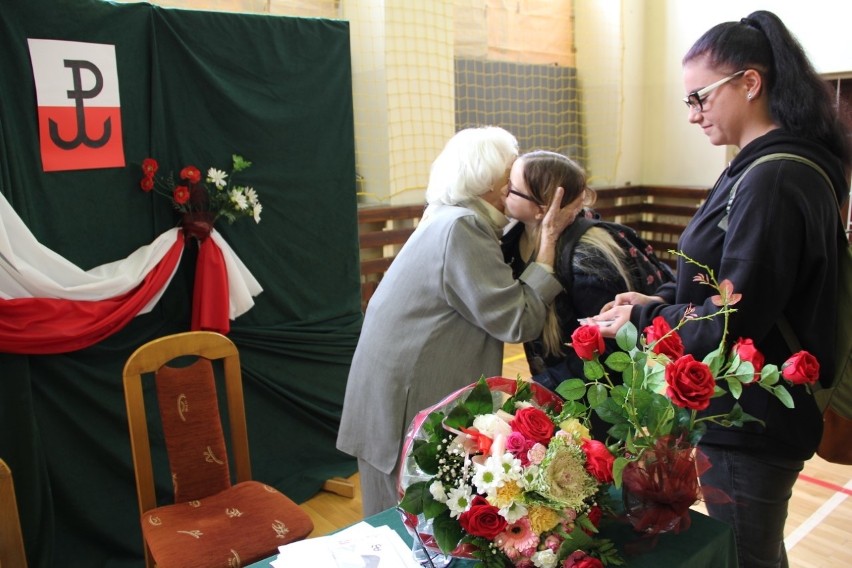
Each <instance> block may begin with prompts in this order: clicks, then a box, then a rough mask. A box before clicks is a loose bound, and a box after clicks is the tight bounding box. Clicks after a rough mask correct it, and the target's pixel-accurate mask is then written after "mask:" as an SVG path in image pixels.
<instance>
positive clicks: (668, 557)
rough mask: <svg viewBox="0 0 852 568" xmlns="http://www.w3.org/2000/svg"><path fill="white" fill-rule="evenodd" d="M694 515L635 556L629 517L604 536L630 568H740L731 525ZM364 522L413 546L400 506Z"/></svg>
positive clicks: (461, 563)
mask: <svg viewBox="0 0 852 568" xmlns="http://www.w3.org/2000/svg"><path fill="white" fill-rule="evenodd" d="M690 517H691V519H692V522H691V525H690V527H689V529H687V530H686V531H682V532H681V533H680V534H663V535H660V536H659V540H658V541H657V543H656V545H655V546H653V548H651V549H650V550H646V551H643V552H641V553H637V554H635V555H629V554H628V553H627V552H626V551H625V546H630V545H636V546H637V547H640V546H641V545H642V544H643V543H641V542H640V540H641V539H640V538H639V535H638V534H637V533H636V532H634V531H633V528H632V527H631V526H630V524H629V523H628V522H627V521H626V520H625V521H620V520H617V519H611V520H609V521H605V522H604V523H603V524H602V525H601V527H600V530H601V532H600V536H602V537H604V538H609V539H611V540H612V541H613V542H615V543H616V545H617V546H618V549H619V551H620V552H621V555H622V556H623V558H624V560H625V561H626V564H627V565H628V566H630V568H660V567H665V568H674V567H676V566H684V567H688V568H737V555H736V543H735V540H734V531H733V530H732V529H731V527H730V526H729V525H727V524H725V523H722V522H720V521H717V520H715V519H711V518H710V517H708V516H707V515H704V514H702V513H700V512H698V511H690ZM364 522H366V523H369V524H370V525H372V526H374V527H378V526H382V525H388V526H389V527H391V528H392V529H394V530H395V531H396V532H397V533H398V534H399V535H400V536H401V537H402V539H403V540H404V541H405V542H406V543H407V544H408V545H411V542H412V538H413V537H412V536H411V535H410V534H409V533H408V531H407V530H406V529H405V526H404V525H403V524H402V519H401V518H400V515H399V513H398V512H397V510H396V509H387V510H385V511H382V512H381V513H379V514H377V515H373V516H372V517H367V518H366V519H364ZM276 557H277V555H276V556H272V557H270V558H267V559H265V560H261V561H259V562H256V563H254V564H251V565H249V566H246V567H245V568H269V567H270V562H271V561H272V560H275V558H276ZM475 563H476V561H473V560H461V559H457V560H454V561H453V562H452V564H451V565H450V567H451V568H469V567H471V566H473V565H474V564H475Z"/></svg>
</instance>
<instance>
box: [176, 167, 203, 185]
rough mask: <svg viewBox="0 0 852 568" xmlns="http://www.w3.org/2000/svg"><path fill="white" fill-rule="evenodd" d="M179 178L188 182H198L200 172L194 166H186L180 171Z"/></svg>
mask: <svg viewBox="0 0 852 568" xmlns="http://www.w3.org/2000/svg"><path fill="white" fill-rule="evenodd" d="M180 179H185V180H187V181H189V182H190V183H198V182H199V181H201V172H199V171H198V168H196V167H195V166H186V167H185V168H184V169H182V170H181V171H180Z"/></svg>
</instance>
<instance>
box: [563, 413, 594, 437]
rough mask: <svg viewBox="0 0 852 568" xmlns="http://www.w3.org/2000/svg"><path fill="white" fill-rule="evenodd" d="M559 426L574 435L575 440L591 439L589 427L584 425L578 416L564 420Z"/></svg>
mask: <svg viewBox="0 0 852 568" xmlns="http://www.w3.org/2000/svg"><path fill="white" fill-rule="evenodd" d="M559 428H561V429H562V431H563V432H567V433H568V434H571V435H572V436H574V441H575V442H579V441H580V440H582V439H587V440H588V439H590V438H591V435H590V434H589V429H588V428H586V427H585V426H583V423H582V422H580V421H579V420H577V419H576V418H569V419H568V420H564V421H563V422H562V423H561V424H560V425H559Z"/></svg>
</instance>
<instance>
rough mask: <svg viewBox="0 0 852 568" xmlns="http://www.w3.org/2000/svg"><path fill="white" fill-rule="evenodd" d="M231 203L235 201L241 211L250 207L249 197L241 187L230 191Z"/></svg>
mask: <svg viewBox="0 0 852 568" xmlns="http://www.w3.org/2000/svg"><path fill="white" fill-rule="evenodd" d="M230 198H231V203H233V204H234V205H235V206H236V208H237V209H239V210H240V211H242V210H244V209H248V206H249V204H248V199H246V195H245V194H244V193H243V190H242V189H240V188H237V189H232V190H231V193H230Z"/></svg>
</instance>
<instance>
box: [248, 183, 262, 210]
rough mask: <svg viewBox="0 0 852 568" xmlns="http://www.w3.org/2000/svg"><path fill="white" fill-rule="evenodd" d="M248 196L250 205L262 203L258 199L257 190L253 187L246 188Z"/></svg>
mask: <svg viewBox="0 0 852 568" xmlns="http://www.w3.org/2000/svg"><path fill="white" fill-rule="evenodd" d="M246 197H247V198H248V202H249V205H251V206H252V207H254V206H255V205H257V204H258V203H260V202H259V201H258V200H257V192H256V191H255V190H254V188H252V187H247V188H246Z"/></svg>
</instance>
